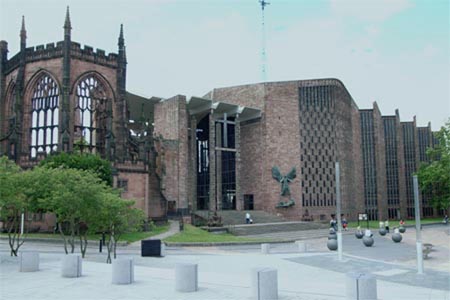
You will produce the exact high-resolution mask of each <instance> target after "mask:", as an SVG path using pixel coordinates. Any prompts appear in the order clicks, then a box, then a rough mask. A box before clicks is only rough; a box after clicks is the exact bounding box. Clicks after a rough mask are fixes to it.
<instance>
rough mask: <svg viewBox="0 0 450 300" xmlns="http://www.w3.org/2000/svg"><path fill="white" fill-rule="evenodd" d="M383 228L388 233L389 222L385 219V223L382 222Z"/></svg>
mask: <svg viewBox="0 0 450 300" xmlns="http://www.w3.org/2000/svg"><path fill="white" fill-rule="evenodd" d="M384 228H385V229H386V232H387V233H389V221H388V219H386V221H384Z"/></svg>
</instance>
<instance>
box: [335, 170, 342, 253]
mask: <svg viewBox="0 0 450 300" xmlns="http://www.w3.org/2000/svg"><path fill="white" fill-rule="evenodd" d="M335 169H336V215H337V226H338V232H337V243H338V249H337V250H338V259H339V261H342V223H341V181H340V170H339V162H336V164H335Z"/></svg>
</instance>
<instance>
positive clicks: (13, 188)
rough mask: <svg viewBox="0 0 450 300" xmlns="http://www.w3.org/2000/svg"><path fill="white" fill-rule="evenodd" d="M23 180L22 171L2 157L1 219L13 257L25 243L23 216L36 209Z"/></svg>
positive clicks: (0, 186) (0, 163)
mask: <svg viewBox="0 0 450 300" xmlns="http://www.w3.org/2000/svg"><path fill="white" fill-rule="evenodd" d="M21 179H22V172H21V169H20V168H19V167H18V166H17V165H16V164H15V163H14V162H12V161H10V160H8V158H7V157H6V156H3V157H0V219H1V220H2V221H3V227H4V229H6V230H7V232H8V241H9V246H10V250H11V256H13V255H14V256H17V252H18V250H19V248H20V246H22V244H23V243H24V241H25V240H24V237H23V236H21V235H20V232H21V228H20V222H21V215H22V214H25V213H31V212H32V211H33V209H34V207H33V205H32V204H31V202H30V201H29V199H28V198H27V197H26V195H25V193H24V186H23V184H22V183H21Z"/></svg>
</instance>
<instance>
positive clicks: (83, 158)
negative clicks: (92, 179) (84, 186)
mask: <svg viewBox="0 0 450 300" xmlns="http://www.w3.org/2000/svg"><path fill="white" fill-rule="evenodd" d="M40 166H47V167H50V168H58V167H61V166H63V167H66V168H72V169H79V170H87V171H91V172H93V173H95V174H97V176H98V177H99V178H101V179H102V180H103V181H104V182H106V183H107V184H108V185H112V168H111V164H110V163H109V162H108V161H107V160H104V159H102V158H101V157H100V156H98V155H94V154H90V153H65V152H62V153H58V154H55V155H50V156H48V157H47V158H46V159H44V160H43V161H41V162H40Z"/></svg>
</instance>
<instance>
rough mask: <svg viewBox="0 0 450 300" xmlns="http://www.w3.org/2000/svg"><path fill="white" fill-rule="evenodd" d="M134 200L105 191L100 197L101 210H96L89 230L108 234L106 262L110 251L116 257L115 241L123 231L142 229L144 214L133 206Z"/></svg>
mask: <svg viewBox="0 0 450 300" xmlns="http://www.w3.org/2000/svg"><path fill="white" fill-rule="evenodd" d="M133 204H134V201H127V200H122V199H121V198H120V197H119V195H117V194H114V193H105V194H103V196H102V198H101V199H100V206H101V210H99V211H97V212H96V214H95V218H94V219H93V220H92V223H91V230H94V231H98V232H103V233H105V234H106V235H107V236H108V239H107V240H108V245H107V250H108V257H107V259H106V262H107V263H111V251H112V252H113V253H114V258H116V246H117V241H118V240H119V239H120V237H121V235H122V234H123V233H125V232H128V233H131V232H137V231H140V230H141V229H142V224H143V222H144V220H145V214H144V212H143V211H142V210H140V209H137V208H133Z"/></svg>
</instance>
